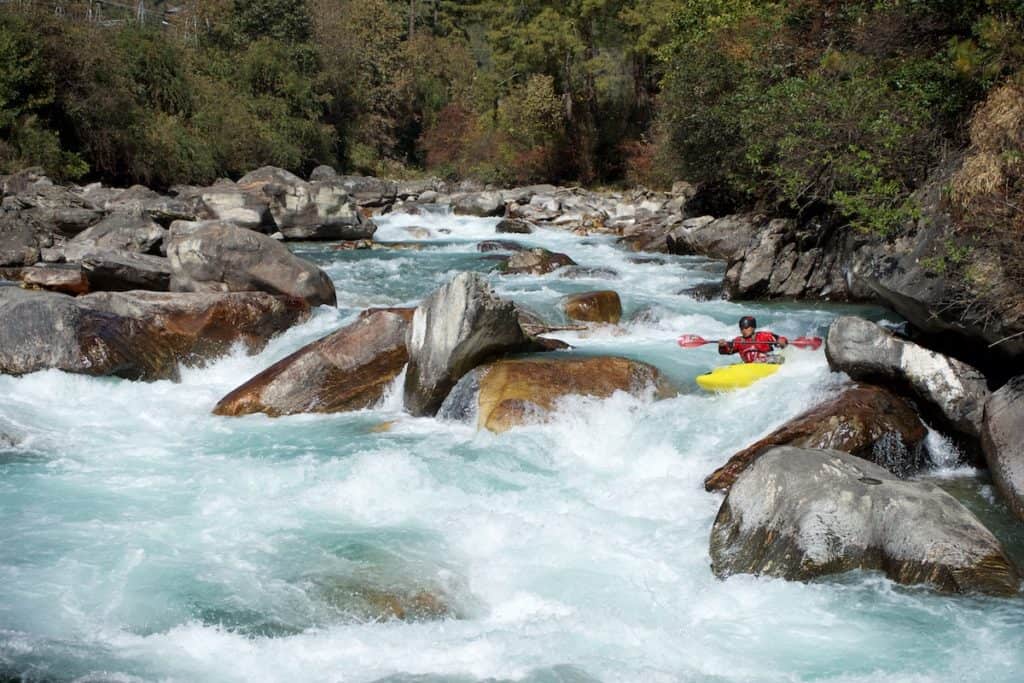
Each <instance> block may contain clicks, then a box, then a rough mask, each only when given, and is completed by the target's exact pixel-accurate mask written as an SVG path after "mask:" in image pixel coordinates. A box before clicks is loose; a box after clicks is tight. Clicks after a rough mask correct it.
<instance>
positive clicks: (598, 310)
mask: <svg viewBox="0 0 1024 683" xmlns="http://www.w3.org/2000/svg"><path fill="white" fill-rule="evenodd" d="M562 310H564V311H565V315H566V317H568V318H569V319H570V320H580V321H583V322H591V323H608V324H611V325H615V324H617V323H618V322H619V320H621V319H622V301H621V300H620V299H619V294H618V292H615V291H612V290H610V289H605V290H600V291H596V292H582V293H580V294H571V295H569V296H567V297H565V298H564V299H563V300H562Z"/></svg>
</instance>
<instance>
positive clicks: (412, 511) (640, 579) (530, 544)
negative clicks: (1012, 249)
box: [0, 214, 1024, 683]
mask: <svg viewBox="0 0 1024 683" xmlns="http://www.w3.org/2000/svg"><path fill="white" fill-rule="evenodd" d="M381 223H382V225H381V229H380V231H379V232H378V235H377V238H378V239H380V240H383V241H395V242H398V241H416V242H418V243H419V244H420V246H421V247H422V250H421V251H415V252H414V251H406V250H402V251H377V250H375V251H366V252H336V251H332V250H331V249H330V248H329V247H330V245H322V244H321V245H313V244H303V245H299V246H297V247H296V248H295V250H296V251H297V252H298V253H300V254H301V255H303V256H304V257H306V258H312V259H314V260H316V261H317V262H318V263H320V264H321V265H322V266H323V267H325V269H326V270H327V271H328V272H329V273H330V275H331V276H332V278H333V279H334V280H335V283H336V285H337V289H338V294H339V301H340V306H341V308H340V309H339V310H331V309H327V308H322V309H320V310H318V311H317V312H316V314H315V315H314V317H313V318H312V320H310V321H309V322H308V323H306V324H304V325H302V326H300V327H297V328H295V329H292V330H290V331H288V332H287V333H286V334H284V335H282V336H281V337H279V338H277V339H275V340H274V341H273V342H272V343H271V344H270V345H269V346H268V347H267V349H265V350H264V351H263V352H262V353H260V354H259V355H257V356H252V357H249V356H245V355H244V354H242V353H241V351H237V352H236V353H234V354H232V355H230V356H228V357H226V358H223V359H221V360H219V361H217V362H215V363H213V364H212V365H210V366H209V367H206V368H202V369H190V370H186V371H184V372H183V376H182V380H181V382H180V383H177V384H175V383H171V382H154V383H151V384H144V383H136V382H127V381H122V380H117V379H97V378H88V377H80V376H73V375H67V374H64V373H60V372H55V371H49V372H40V373H35V374H32V375H28V376H25V377H21V378H13V377H6V376H4V377H0V396H2V399H0V420H2V422H0V425H6V426H9V427H10V428H11V429H12V430H13V431H15V432H16V433H17V434H18V435H19V444H18V445H17V446H14V447H2V446H0V522H2V524H0V679H2V678H4V677H5V676H15V677H17V676H24V677H25V678H27V679H29V680H54V681H64V680H80V681H98V680H103V681H107V680H119V681H229V682H230V681H295V680H302V681H354V682H363V681H367V682H369V681H391V682H395V683H397V682H411V681H416V682H417V683H423V682H425V681H430V682H439V681H454V682H476V681H483V680H501V681H505V680H508V681H534V682H537V683H540V682H563V683H564V682H572V683H576V682H588V683H589V682H591V681H605V682H613V681H622V682H626V681H629V682H634V681H652V682H658V681H664V682H669V681H794V680H819V681H836V682H839V681H842V682H854V681H865V682H866V681H872V682H875V681H915V682H916V681H919V682H924V681H964V680H978V681H981V680H984V681H1015V680H1019V672H1020V671H1022V670H1024V607H1022V605H1021V603H1020V601H1018V600H996V599H988V598H977V597H960V598H950V597H943V596H937V595H934V594H932V593H931V592H929V591H928V590H926V589H920V588H905V587H899V586H896V585H894V584H892V583H890V582H889V581H887V580H885V579H884V578H882V577H880V576H878V575H874V574H862V573H855V574H850V575H845V576H842V577H837V578H835V579H832V580H828V581H820V582H815V583H810V584H800V583H787V582H784V581H779V580H774V579H763V578H755V577H751V576H735V577H732V578H730V579H728V580H726V581H718V580H716V579H715V578H713V576H712V575H711V572H710V569H709V564H710V560H709V556H708V534H709V531H710V528H711V523H712V521H713V519H714V516H715V514H716V511H717V509H718V506H719V504H720V502H721V498H720V497H719V496H716V495H714V494H709V493H706V492H705V491H704V490H703V485H702V484H703V478H704V477H705V476H706V475H707V474H708V473H710V472H711V471H712V470H714V469H715V468H716V467H717V466H719V465H720V464H721V463H722V462H724V460H725V459H726V458H728V457H729V456H730V455H731V454H732V453H733V452H735V451H736V450H738V449H740V448H742V447H743V446H745V445H747V444H748V443H750V442H751V441H753V440H754V439H756V438H758V437H760V436H763V435H764V434H766V433H768V432H769V431H771V430H772V429H774V428H775V427H777V426H778V425H779V424H781V423H782V422H783V421H785V420H787V419H789V418H791V417H793V416H795V415H796V414H798V413H799V412H801V411H803V410H805V409H807V408H809V407H811V406H813V405H814V404H815V403H817V402H819V401H821V400H822V399H824V398H825V397H828V396H831V395H834V393H835V392H836V391H837V390H839V389H840V388H841V387H842V386H843V385H844V384H845V383H846V382H847V380H846V378H845V377H843V376H840V375H833V374H831V373H829V371H828V368H827V366H826V364H825V361H824V358H823V355H822V354H821V353H820V352H819V353H809V352H801V351H799V350H790V351H789V352H787V353H788V356H789V358H788V361H787V363H786V364H785V365H784V366H783V367H782V369H781V370H780V371H779V372H778V373H776V374H775V375H774V376H772V377H769V378H767V379H765V380H763V381H761V382H758V383H757V384H755V385H754V386H752V387H750V388H749V389H747V390H745V391H741V392H733V393H729V394H723V395H709V394H704V393H701V392H699V390H698V389H697V388H696V386H695V384H694V383H693V378H694V377H695V376H696V375H697V374H699V373H701V372H704V371H705V370H707V369H708V368H710V367H712V366H714V365H717V364H720V363H721V362H723V359H722V358H720V357H719V356H718V355H717V354H716V353H715V350H714V349H713V347H704V348H702V349H695V350H686V351H684V350H680V349H679V348H678V347H676V345H675V338H676V337H677V336H678V335H679V334H680V333H682V332H689V333H694V334H700V335H702V336H704V337H707V338H710V339H713V338H717V337H724V336H729V337H731V336H733V335H734V334H735V329H734V324H735V320H736V319H737V318H738V317H739V316H740V315H741V314H743V313H752V314H754V315H757V316H758V318H759V319H760V320H761V321H762V323H763V324H765V326H766V327H769V328H771V329H772V330H774V331H776V332H778V333H781V334H786V335H790V336H798V335H803V334H821V333H823V332H824V330H825V328H826V326H827V325H828V323H829V321H830V320H831V319H832V318H833V317H835V316H836V315H838V314H839V313H841V312H851V311H852V312H856V313H859V314H862V315H866V316H870V317H874V318H876V319H877V318H878V317H880V316H881V315H882V312H881V311H875V310H871V309H866V308H857V307H840V306H832V305H819V304H808V303H801V304H771V305H769V304H757V305H755V304H749V305H747V304H743V305H740V304H735V303H729V302H725V301H717V302H697V301H694V300H692V299H689V298H687V297H685V296H680V295H677V294H676V292H678V291H679V290H681V289H684V288H686V287H689V286H692V285H694V284H699V283H701V282H708V281H714V280H716V279H718V278H720V277H721V273H722V271H721V266H720V264H716V263H713V262H709V261H706V260H703V259H699V258H693V257H658V258H659V260H660V262H655V263H650V262H642V261H641V262H634V261H631V260H630V258H629V256H630V255H628V254H625V253H623V252H622V251H620V250H618V249H616V248H615V247H614V246H613V245H612V244H611V243H610V241H609V240H608V239H607V238H592V239H590V238H588V239H587V240H585V241H584V242H581V241H580V240H579V239H578V238H577V237H574V236H572V235H569V234H566V233H560V232H554V231H548V230H540V231H538V232H536V233H534V234H532V235H502V236H501V239H510V240H516V241H519V242H521V243H523V244H526V245H530V246H544V247H546V248H548V249H552V250H554V251H562V252H565V253H568V254H569V255H570V256H571V257H572V258H573V259H574V260H576V261H577V262H578V263H580V264H581V265H582V266H586V267H594V268H602V269H606V270H613V271H615V273H616V277H615V279H613V280H608V279H598V278H589V279H579V280H577V279H566V278H563V277H560V276H559V273H558V272H557V271H556V272H555V273H552V274H549V275H546V276H543V277H507V278H506V277H500V276H497V275H493V276H491V277H492V281H493V282H494V284H495V286H496V288H497V290H498V291H499V293H500V294H501V295H502V296H505V297H509V298H512V299H515V300H516V301H519V302H521V303H524V304H526V305H527V306H529V307H531V308H533V309H534V310H537V311H539V312H541V313H542V314H543V315H545V316H547V317H549V318H552V319H553V320H556V321H557V320H559V319H560V318H561V315H562V314H561V312H560V309H559V306H558V300H559V298H560V297H561V296H563V295H565V294H568V293H572V292H578V291H584V290H587V289H597V288H607V287H609V286H610V287H611V288H614V289H616V290H617V291H618V292H619V293H620V295H621V296H622V299H623V305H624V309H625V316H624V320H627V321H631V322H626V323H625V324H624V325H622V326H621V328H619V329H617V330H610V329H608V330H603V331H599V332H595V333H588V334H583V333H571V334H567V335H563V337H564V338H565V339H566V340H567V341H570V342H571V343H573V344H574V345H575V346H577V350H576V351H574V352H573V353H578V354H584V355H591V354H606V353H608V354H616V355H624V356H628V357H631V358H636V359H640V360H644V361H646V362H649V363H652V364H654V365H656V366H658V367H659V368H661V369H662V371H663V372H664V373H665V374H666V375H667V376H668V377H669V378H671V379H672V380H673V381H674V382H675V383H676V384H677V386H678V387H679V388H680V395H679V396H678V397H676V398H674V399H670V400H666V401H661V402H657V403H652V402H651V401H649V400H645V399H641V398H635V397H632V396H627V395H622V394H616V395H614V396H612V397H611V398H609V399H607V400H595V399H590V398H582V397H570V398H567V399H565V400H563V401H562V402H561V403H560V404H559V408H558V411H557V414H556V415H555V417H554V418H553V419H552V420H550V421H548V422H545V423H543V424H534V425H528V426H525V427H522V428H518V429H514V430H511V431H509V432H507V433H504V434H501V435H496V434H491V433H489V432H478V431H476V429H475V428H472V427H469V426H467V425H464V424H454V423H445V422H441V421H438V420H434V419H414V418H410V417H408V416H407V415H405V414H404V413H403V412H402V411H401V384H400V382H401V379H399V380H398V382H396V384H395V385H394V386H393V387H392V388H391V390H390V391H389V392H388V395H387V396H386V397H385V399H383V400H382V401H381V402H380V404H379V406H378V407H376V408H374V409H372V410H365V411H360V412H355V413H349V414H341V415H297V416H292V417H287V418H278V419H270V418H267V417H265V416H261V415H255V416H248V417H244V418H221V417H214V416H212V415H211V414H210V410H211V409H212V407H213V406H214V404H215V403H216V402H217V400H218V399H220V398H221V397H222V396H223V395H224V394H226V393H227V392H229V391H230V390H231V389H233V388H234V387H235V386H237V385H238V384H240V383H241V382H243V381H245V380H246V379H247V378H248V377H250V376H252V375H254V374H256V373H257V372H259V371H260V370H262V369H263V368H265V367H267V366H268V365H270V364H271V363H272V362H274V361H276V360H278V359H280V358H282V357H283V356H284V355H286V354H288V353H290V352H292V351H294V350H295V349H297V348H299V347H300V346H302V345H303V344H306V343H308V342H310V341H312V340H314V339H317V338H319V337H321V336H323V335H325V334H327V333H329V332H331V331H333V330H334V329H337V327H339V326H340V325H342V324H343V323H344V322H346V321H347V320H349V319H351V317H352V315H353V314H354V313H355V312H356V311H357V310H359V309H361V308H363V307H366V306H372V305H410V304H415V303H416V302H417V301H418V300H419V299H421V298H422V297H423V296H425V295H426V294H427V293H429V292H430V291H432V290H433V289H434V288H436V287H437V286H438V285H439V284H441V283H443V282H445V281H446V280H447V279H448V278H449V277H450V276H451V274H453V273H455V272H457V271H459V270H465V269H474V270H479V271H488V270H489V269H490V268H491V267H492V266H493V263H494V262H493V261H491V260H487V259H485V258H484V257H483V255H481V254H479V253H477V252H476V250H475V243H476V242H477V241H478V240H480V239H490V238H494V225H495V223H496V221H494V220H488V219H472V218H455V217H451V216H446V215H443V214H427V215H423V216H415V217H412V216H401V215H395V216H391V217H388V218H387V219H385V220H382V221H381ZM410 227H422V228H425V229H426V230H425V231H411V232H410V231H409V230H407V228H410ZM606 277H607V276H606ZM641 312H642V315H638V316H637V315H635V314H637V313H641ZM382 423H391V424H390V428H389V429H387V430H380V429H378V426H379V425H381V424H382ZM6 428H7V427H4V429H6ZM938 438H940V437H938V436H936V437H933V439H938ZM937 450H938V449H937V448H936V447H935V446H934V445H932V444H931V443H930V445H929V451H930V452H932V453H933V455H934V453H935V452H936V451H937ZM951 462H952V461H950V463H951ZM959 473H960V475H964V476H967V477H970V476H972V475H971V473H970V472H966V473H965V472H964V471H963V470H962V469H961V470H959ZM961 480H962V478H961ZM970 481H972V482H974V483H973V484H970V485H971V486H974V487H975V489H976V490H981V489H982V488H983V487H984V486H985V485H986V484H985V483H984V482H979V481H978V480H977V479H976V478H975V479H970ZM977 505H979V506H981V507H982V508H985V506H988V508H992V509H995V508H996V507H997V505H998V504H997V503H996V502H995V499H994V498H993V499H991V500H990V501H988V502H986V499H985V498H984V496H978V499H977Z"/></svg>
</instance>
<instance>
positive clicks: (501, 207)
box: [452, 192, 505, 218]
mask: <svg viewBox="0 0 1024 683" xmlns="http://www.w3.org/2000/svg"><path fill="white" fill-rule="evenodd" d="M452 211H453V212H454V213H455V214H456V215H458V216H480V217H483V218H486V217H488V216H501V215H504V213H505V202H504V201H503V200H502V197H501V193H500V192H471V193H467V194H457V195H452Z"/></svg>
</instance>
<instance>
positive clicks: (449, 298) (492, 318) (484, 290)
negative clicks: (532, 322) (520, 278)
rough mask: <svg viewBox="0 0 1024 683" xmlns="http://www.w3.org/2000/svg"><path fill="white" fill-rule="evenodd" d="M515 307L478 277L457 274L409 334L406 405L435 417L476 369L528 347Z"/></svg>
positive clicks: (424, 309)
mask: <svg viewBox="0 0 1024 683" xmlns="http://www.w3.org/2000/svg"><path fill="white" fill-rule="evenodd" d="M528 342H529V340H528V337H527V335H526V334H525V333H524V332H523V330H522V328H521V327H520V326H519V318H518V315H517V313H516V308H515V306H514V305H513V304H512V302H510V301H504V300H502V299H500V298H498V297H497V296H496V295H495V294H494V292H493V291H492V290H491V286H490V285H489V284H488V283H487V281H486V280H485V279H484V278H483V277H482V276H481V275H480V274H478V273H468V272H466V273H459V274H458V275H456V276H455V277H454V278H453V279H452V281H451V282H449V283H448V284H446V285H444V286H443V287H441V288H440V289H438V290H437V291H435V292H434V293H433V294H431V295H430V296H429V297H427V299H426V300H425V301H424V302H423V303H422V304H420V305H419V307H417V309H416V313H415V314H414V315H413V320H412V326H411V328H410V330H409V338H408V342H407V344H408V348H409V368H408V371H407V372H406V376H405V387H404V398H405V407H406V409H407V410H408V411H409V412H410V413H411V414H413V415H416V416H420V415H434V414H435V413H437V410H438V408H440V407H441V402H442V401H444V398H445V396H447V395H448V392H449V390H451V388H452V387H453V386H455V383H456V382H458V381H459V379H461V378H462V376H463V375H465V374H466V373H467V372H469V371H470V370H472V369H473V368H475V367H476V366H477V365H479V364H481V363H483V362H486V361H488V360H491V359H492V358H494V357H495V356H498V355H500V354H503V353H507V352H511V351H516V350H519V349H522V348H524V347H526V345H527V344H528Z"/></svg>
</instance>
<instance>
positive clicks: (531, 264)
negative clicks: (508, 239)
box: [501, 247, 576, 275]
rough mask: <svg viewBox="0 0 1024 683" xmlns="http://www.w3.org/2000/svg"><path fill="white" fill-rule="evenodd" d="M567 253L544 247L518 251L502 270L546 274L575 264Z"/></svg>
mask: <svg viewBox="0 0 1024 683" xmlns="http://www.w3.org/2000/svg"><path fill="white" fill-rule="evenodd" d="M575 265H576V262H575V261H573V260H572V259H571V258H569V257H568V256H567V255H566V254H561V253H557V252H552V251H548V250H547V249H543V248H540V247H538V248H536V249H526V250H523V251H517V252H515V253H514V254H512V256H510V257H509V258H508V260H507V261H505V263H504V265H503V266H502V267H501V272H503V273H505V274H506V275H545V274H547V273H550V272H552V271H555V270H558V269H559V268H561V267H563V266H575Z"/></svg>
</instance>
